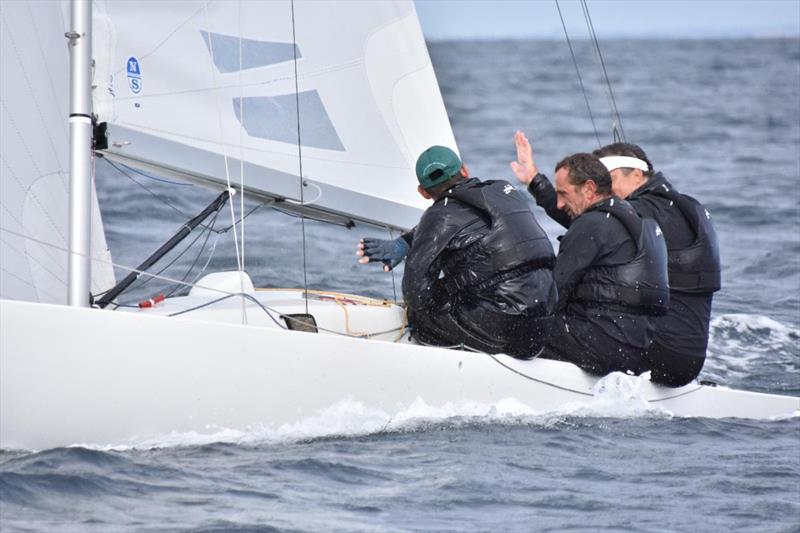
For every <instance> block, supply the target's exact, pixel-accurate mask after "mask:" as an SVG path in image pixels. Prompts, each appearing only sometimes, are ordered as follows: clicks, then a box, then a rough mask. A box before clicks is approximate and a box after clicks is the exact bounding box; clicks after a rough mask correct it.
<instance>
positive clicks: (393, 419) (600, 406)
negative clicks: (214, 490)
mask: <svg viewBox="0 0 800 533" xmlns="http://www.w3.org/2000/svg"><path fill="white" fill-rule="evenodd" d="M647 379H649V377H648V376H640V377H636V376H627V375H624V374H621V373H613V374H610V375H608V376H606V377H605V378H603V379H601V380H600V381H599V382H598V383H597V384H596V385H595V387H594V390H593V393H594V396H593V397H591V398H588V399H587V400H586V401H580V402H573V403H569V404H566V405H564V406H562V407H560V408H559V409H556V410H551V411H546V412H542V411H537V410H536V409H534V408H533V407H531V406H529V405H527V404H525V403H523V402H521V401H519V400H517V399H515V398H505V399H502V400H499V401H497V402H495V403H491V404H486V403H480V402H472V401H457V402H448V403H446V404H444V405H437V406H433V405H429V404H427V403H426V402H425V401H424V400H423V399H422V398H417V399H416V400H415V401H414V402H412V403H411V404H410V405H408V406H407V407H406V408H404V409H401V410H400V411H399V412H398V413H396V414H394V415H391V414H389V413H387V412H385V411H383V410H381V409H378V408H374V407H370V406H368V405H365V404H364V403H362V402H358V401H354V400H343V401H340V402H338V403H336V404H334V405H331V406H330V407H327V408H325V409H322V410H319V411H318V412H316V413H315V414H313V415H311V416H309V417H306V418H304V419H302V420H300V421H298V422H295V423H291V424H284V425H280V426H267V425H260V426H253V427H250V428H247V429H244V430H242V429H231V428H225V427H213V426H209V427H207V428H206V429H205V431H202V432H198V431H190V432H171V433H168V434H163V435H158V436H156V437H152V438H146V439H141V440H135V441H131V442H128V443H125V444H97V443H80V444H76V445H75V446H79V447H81V448H86V449H90V450H99V451H130V450H143V449H145V450H146V449H156V448H173V447H197V446H207V445H211V444H217V443H225V444H237V445H243V446H262V445H279V444H287V443H295V442H303V441H310V440H316V439H321V438H342V437H344V438H350V437H360V436H367V435H376V434H384V433H385V434H390V433H408V432H417V431H429V430H435V429H446V428H458V427H464V426H472V425H481V426H483V425H497V424H500V425H515V426H516V425H525V426H536V427H542V428H552V427H560V426H561V425H563V424H565V423H566V424H571V423H573V422H574V421H575V419H594V418H615V419H626V418H671V416H672V415H670V414H669V413H668V412H667V411H664V410H663V409H661V408H658V407H655V406H653V405H652V404H649V403H648V402H647V401H646V400H645V399H644V397H643V395H642V393H641V391H640V389H641V385H642V383H643V382H644V381H646V380H647Z"/></svg>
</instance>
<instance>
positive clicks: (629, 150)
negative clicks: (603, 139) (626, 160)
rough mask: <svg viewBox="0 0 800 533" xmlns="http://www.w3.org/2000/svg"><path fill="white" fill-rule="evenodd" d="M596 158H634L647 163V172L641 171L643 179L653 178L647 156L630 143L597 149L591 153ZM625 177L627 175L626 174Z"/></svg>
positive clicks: (614, 144) (651, 164)
mask: <svg viewBox="0 0 800 533" xmlns="http://www.w3.org/2000/svg"><path fill="white" fill-rule="evenodd" d="M592 153H593V154H594V155H596V156H597V157H608V156H612V155H624V156H627V157H635V158H636V159H641V160H642V161H644V162H645V163H647V168H648V170H646V171H645V170H643V171H642V174H644V175H645V177H647V178H650V177H652V176H653V163H651V162H650V160H649V159H647V154H645V153H644V150H642V148H641V147H640V146H639V145H637V144H632V143H613V144H607V145H606V146H603V147H602V148H599V149H597V150H595V151H594V152H592ZM626 176H627V173H626Z"/></svg>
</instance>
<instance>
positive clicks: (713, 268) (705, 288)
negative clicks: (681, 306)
mask: <svg viewBox="0 0 800 533" xmlns="http://www.w3.org/2000/svg"><path fill="white" fill-rule="evenodd" d="M651 181H652V182H653V183H652V184H648V185H649V186H648V187H647V188H646V189H644V190H643V193H645V194H647V193H649V194H653V195H656V196H660V197H662V198H666V199H668V200H669V201H670V202H672V205H674V206H675V207H677V208H678V210H679V211H680V212H681V214H682V215H683V217H684V218H685V219H686V221H687V222H688V223H689V226H690V227H691V228H692V231H693V232H694V241H693V242H692V244H690V245H689V246H686V247H684V248H673V249H668V250H667V253H668V255H669V262H668V266H667V268H668V270H669V286H670V288H671V289H672V290H677V291H681V292H690V293H707V292H716V291H718V290H719V289H720V287H721V285H722V283H721V275H720V259H719V241H718V239H717V232H716V230H715V229H714V225H713V224H712V222H711V214H710V213H709V212H708V210H707V209H706V208H705V207H703V205H702V204H701V203H700V202H698V201H697V200H695V199H694V198H692V197H691V196H687V195H685V194H681V193H679V192H678V191H677V190H675V189H674V188H673V187H672V185H671V184H669V183H668V182H667V181H666V179H664V177H663V175H661V173H657V174H656V175H655V176H653V178H651Z"/></svg>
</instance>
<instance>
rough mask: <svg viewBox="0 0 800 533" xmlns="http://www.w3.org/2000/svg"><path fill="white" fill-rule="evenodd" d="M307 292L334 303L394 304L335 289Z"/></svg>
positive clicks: (265, 289)
mask: <svg viewBox="0 0 800 533" xmlns="http://www.w3.org/2000/svg"><path fill="white" fill-rule="evenodd" d="M256 290H257V291H265V292H266V291H273V292H303V289H278V288H259V289H256ZM305 292H306V293H307V294H313V295H315V296H326V297H328V298H330V299H331V300H332V301H334V302H336V303H340V302H341V303H345V304H347V303H352V304H354V305H371V306H375V307H391V306H393V305H394V303H392V302H391V301H389V300H378V299H377V298H369V297H367V296H356V295H355V294H346V293H343V292H335V291H321V290H313V289H309V290H307V291H305Z"/></svg>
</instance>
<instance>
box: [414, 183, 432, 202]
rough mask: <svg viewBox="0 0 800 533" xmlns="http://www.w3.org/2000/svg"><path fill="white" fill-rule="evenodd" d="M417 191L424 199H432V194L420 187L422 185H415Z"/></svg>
mask: <svg viewBox="0 0 800 533" xmlns="http://www.w3.org/2000/svg"><path fill="white" fill-rule="evenodd" d="M417 192H418V193H420V194H421V195H422V197H423V198H425V199H426V200H433V196H431V195H430V194H428V191H426V190H425V189H423V188H422V185H417Z"/></svg>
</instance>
